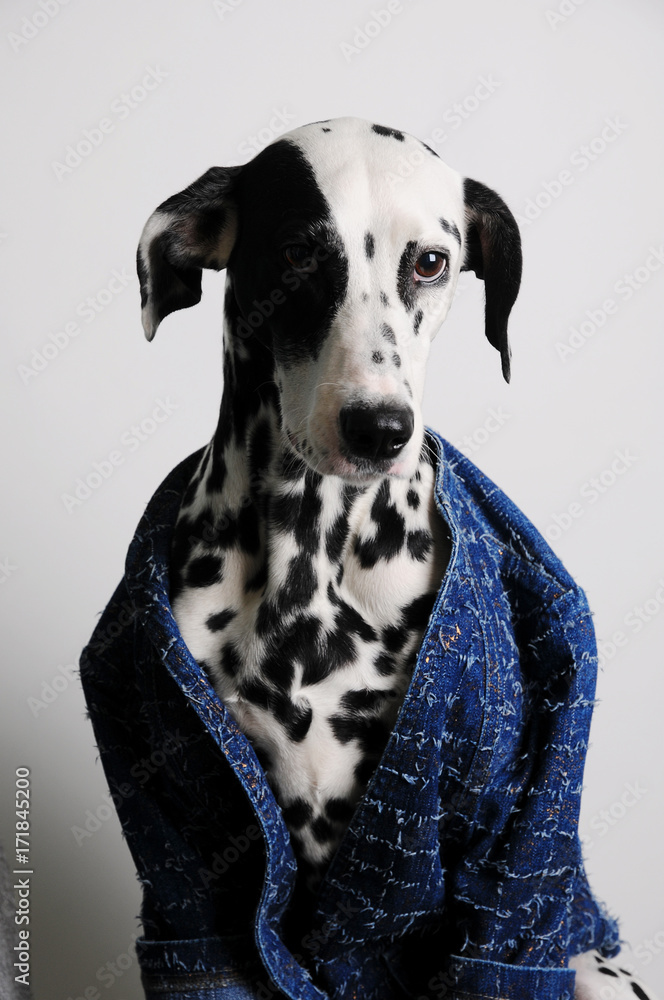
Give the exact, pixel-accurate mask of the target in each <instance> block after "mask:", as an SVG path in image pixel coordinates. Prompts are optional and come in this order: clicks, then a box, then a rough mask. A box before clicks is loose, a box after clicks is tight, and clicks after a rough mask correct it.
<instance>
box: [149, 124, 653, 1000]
mask: <svg viewBox="0 0 664 1000" xmlns="http://www.w3.org/2000/svg"><path fill="white" fill-rule="evenodd" d="M404 162H406V163H409V164H411V165H416V169H413V170H411V171H410V172H408V171H404V170H403V163H404ZM404 173H410V176H402V175H403V174H404ZM202 268H212V269H214V270H221V269H223V268H227V279H226V292H225V325H224V389H223V397H222V402H221V412H220V418H219V423H218V427H217V429H216V432H215V434H214V437H213V438H212V441H211V442H210V444H209V445H208V447H207V448H206V449H205V451H204V453H203V455H202V458H201V460H200V463H199V466H198V468H197V470H196V472H195V474H194V476H193V478H192V480H191V482H190V485H189V488H188V489H187V491H186V494H185V496H184V498H183V501H182V506H181V510H180V513H179V518H178V522H177V525H176V530H175V535H174V541H173V549H172V578H171V603H172V606H173V612H174V615H175V619H176V621H177V624H178V626H179V629H180V631H181V634H182V636H183V638H184V640H185V642H186V643H187V645H188V647H189V649H190V650H191V652H192V654H193V656H194V657H195V659H196V660H197V661H198V662H199V664H200V665H201V667H202V668H204V669H205V670H206V671H207V672H208V675H209V676H210V678H211V680H212V682H213V684H214V686H215V688H216V690H217V691H218V693H219V695H220V697H221V698H222V699H223V701H224V702H225V703H226V705H227V706H228V707H229V709H230V711H231V712H232V714H233V716H234V717H235V719H236V720H237V722H238V724H239V726H240V727H241V729H242V730H243V731H244V732H245V733H246V734H247V736H248V737H249V739H250V740H251V741H252V743H253V745H254V747H255V749H256V752H257V754H258V756H259V759H260V760H261V762H262V764H263V766H264V769H265V772H266V775H267V778H268V781H269V782H270V784H271V786H272V788H273V789H274V792H275V795H276V797H277V800H278V802H279V804H280V806H281V808H282V811H283V815H284V818H285V821H286V824H287V826H288V828H289V831H290V834H291V838H292V841H293V844H294V848H295V851H296V854H297V856H298V867H299V869H300V870H301V871H304V872H305V873H306V878H307V880H308V884H309V885H310V886H311V885H315V883H316V880H317V879H319V878H320V875H321V873H322V872H323V871H324V870H325V868H326V867H327V865H328V864H329V861H330V859H331V857H332V855H333V853H334V851H335V850H336V847H337V846H338V844H339V842H340V839H341V837H342V835H343V833H344V830H345V827H346V825H347V823H348V821H349V819H350V817H351V815H352V814H353V811H354V808H355V806H356V804H357V802H358V800H359V798H360V797H361V795H362V793H363V791H364V789H365V787H366V785H367V783H368V781H369V779H370V777H371V775H372V773H373V771H374V769H375V767H376V765H377V763H378V760H379V758H380V756H381V753H382V751H383V749H384V747H385V745H386V742H387V739H388V736H389V733H390V731H391V728H392V727H393V725H394V722H395V720H396V716H397V713H398V711H399V708H400V705H401V702H402V700H403V698H404V695H405V692H406V689H407V687H408V684H409V679H410V674H411V671H412V668H413V665H414V661H415V658H416V655H417V651H418V649H419V646H420V644H421V641H422V638H423V634H424V630H425V627H426V624H427V621H428V618H429V615H430V613H431V610H432V607H433V603H434V599H435V597H436V594H437V592H438V590H439V587H440V581H441V579H442V576H443V574H444V571H445V568H446V565H447V562H448V559H449V556H450V540H449V538H448V535H447V531H446V527H445V525H444V523H443V521H442V519H441V518H440V516H439V514H438V513H437V510H436V508H435V505H434V496H433V482H434V466H433V460H432V454H431V450H430V448H429V445H428V443H427V438H426V434H425V431H424V426H423V422H422V415H421V410H420V403H421V400H422V394H423V387H424V376H425V366H426V361H427V355H428V353H429V347H430V343H431V340H432V338H433V336H434V334H435V333H436V331H437V330H438V328H439V326H440V325H441V323H442V321H443V320H444V319H445V317H446V315H447V312H448V310H449V308H450V305H451V304H452V300H453V298H454V292H455V288H456V285H457V280H458V277H459V273H460V271H462V270H472V271H474V272H475V273H476V274H477V275H478V276H479V277H481V278H483V279H484V281H485V285H486V295H487V311H486V336H487V338H488V339H489V341H490V343H491V344H492V345H493V346H494V347H495V348H496V349H497V350H498V351H499V352H500V355H501V360H502V370H503V374H504V376H505V378H506V379H508V380H509V370H510V369H509V366H510V358H509V348H508V341H507V319H508V315H509V312H510V309H511V307H512V305H513V303H514V301H515V299H516V295H517V292H518V288H519V283H520V276H521V248H520V239H519V233H518V228H517V226H516V223H515V221H514V218H513V216H512V215H511V213H510V211H509V209H508V208H507V206H506V205H505V204H504V202H503V201H502V200H501V198H500V197H499V196H498V195H497V194H496V193H495V192H493V191H491V190H490V189H489V188H487V187H485V186H484V185H483V184H480V183H478V182H476V181H473V180H469V179H463V178H462V177H461V176H460V175H459V174H457V173H456V172H455V171H454V170H452V169H451V168H450V167H448V166H447V165H446V164H445V163H443V162H442V161H441V160H440V159H439V157H438V156H437V155H436V154H435V153H434V152H433V151H432V150H430V149H429V148H428V147H427V146H425V145H424V144H423V143H421V142H420V141H419V140H417V139H415V138H413V137H411V136H408V135H406V134H405V133H403V132H401V131H397V130H395V129H391V128H385V127H384V126H381V125H376V124H371V123H369V122H365V121H362V120H359V119H355V118H343V119H338V120H333V121H327V122H316V123H314V124H311V125H306V126H304V127H302V128H298V129H296V130H295V131H293V132H291V133H289V134H288V135H286V136H284V137H282V138H280V139H278V140H277V141H275V142H273V143H272V144H271V145H270V146H268V147H266V148H265V149H264V150H263V151H261V152H260V153H259V154H258V155H257V156H256V157H255V159H254V160H252V161H251V162H250V163H248V164H246V165H244V166H242V167H239V168H222V167H213V168H212V169H210V170H208V171H207V173H205V174H204V175H203V176H202V177H200V178H199V179H198V180H197V181H195V182H194V183H193V184H191V185H190V187H188V188H186V189H185V190H184V191H182V192H180V193H179V194H176V195H174V196H173V197H172V198H169V199H168V200H167V201H165V202H164V203H163V204H162V205H160V206H159V208H158V209H157V210H156V211H155V212H154V214H153V215H152V216H151V218H150V219H149V220H148V222H147V224H146V226H145V229H144V232H143V235H142V238H141V242H140V245H139V251H138V270H139V277H140V280H141V291H142V302H143V325H144V329H145V332H146V335H147V337H148V339H149V340H151V339H152V337H153V336H154V334H155V332H156V330H157V327H158V325H159V323H160V322H161V320H163V318H164V317H165V316H167V315H168V314H169V313H171V312H172V311H174V310H176V309H180V308H183V307H187V306H191V305H194V304H195V303H196V302H198V301H199V299H200V296H201V269H202ZM576 969H577V984H578V985H577V998H578V1000H600V998H605V997H609V998H610V1000H611V998H613V997H616V998H618V997H623V996H634V995H635V996H636V997H638V998H640V1000H644V998H645V1000H648V998H649V997H650V996H651V994H649V993H648V992H647V991H646V988H645V987H644V986H643V985H642V984H640V983H637V982H636V980H634V979H633V978H632V977H631V976H629V974H627V973H624V972H623V971H621V970H620V969H618V968H617V967H614V966H613V965H612V964H610V963H609V962H606V961H605V960H604V959H603V958H602V957H601V956H600V955H598V954H590V953H588V954H586V955H583V956H580V957H579V958H578V959H577V960H576ZM607 984H610V985H611V987H612V990H613V991H612V992H610V993H607V992H606V987H607Z"/></svg>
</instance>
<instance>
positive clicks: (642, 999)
mask: <svg viewBox="0 0 664 1000" xmlns="http://www.w3.org/2000/svg"><path fill="white" fill-rule="evenodd" d="M629 985H630V986H631V987H632V992H633V993H634V994H635V995H636V996H637V997H638V998H639V1000H650V998H649V996H648V994H647V993H646V992H645V991H644V990H642V989H641V987H640V986H639V984H638V983H635V982H634V980H631V981H630V984H629Z"/></svg>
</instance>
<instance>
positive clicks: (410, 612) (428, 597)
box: [402, 592, 437, 631]
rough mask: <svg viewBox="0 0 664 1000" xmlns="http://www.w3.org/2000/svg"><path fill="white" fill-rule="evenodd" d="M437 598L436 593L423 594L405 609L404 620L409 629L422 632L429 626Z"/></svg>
mask: <svg viewBox="0 0 664 1000" xmlns="http://www.w3.org/2000/svg"><path fill="white" fill-rule="evenodd" d="M436 597H437V593H436V592H434V593H429V594H422V595H421V597H416V598H415V600H414V601H411V603H410V604H408V605H407V606H406V607H405V608H404V609H403V612H402V616H403V618H402V620H403V623H404V625H405V627H406V628H407V629H417V630H418V631H420V630H421V629H423V628H425V627H426V626H427V624H428V622H429V618H430V616H431V610H432V608H433V606H434V602H435V600H436Z"/></svg>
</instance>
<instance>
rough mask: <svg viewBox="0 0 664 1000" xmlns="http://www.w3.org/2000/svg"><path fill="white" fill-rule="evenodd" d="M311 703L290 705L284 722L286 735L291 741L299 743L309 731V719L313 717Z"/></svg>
mask: <svg viewBox="0 0 664 1000" xmlns="http://www.w3.org/2000/svg"><path fill="white" fill-rule="evenodd" d="M313 715H314V713H313V711H312V708H311V705H309V704H307V705H292V711H291V712H290V713H289V719H288V722H287V724H286V728H287V729H288V735H289V737H290V738H291V740H292V741H293V743H301V742H302V740H303V739H304V738H305V736H306V735H307V733H308V732H309V727H310V726H311V720H312V719H313Z"/></svg>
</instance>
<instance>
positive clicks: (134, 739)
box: [81, 434, 618, 1000]
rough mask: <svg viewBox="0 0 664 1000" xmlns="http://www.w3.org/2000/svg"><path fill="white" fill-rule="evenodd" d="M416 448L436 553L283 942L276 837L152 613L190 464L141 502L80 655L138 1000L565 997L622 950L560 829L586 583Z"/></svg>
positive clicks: (256, 789) (570, 777)
mask: <svg viewBox="0 0 664 1000" xmlns="http://www.w3.org/2000/svg"><path fill="white" fill-rule="evenodd" d="M431 442H432V444H433V445H434V446H435V447H436V448H437V449H438V452H439V460H438V469H437V478H436V498H437V503H438V506H439V508H440V511H441V514H442V515H443V517H444V518H445V520H446V521H447V523H448V525H449V528H450V532H451V535H452V539H453V553H452V557H451V561H450V564H449V567H448V569H447V572H446V574H445V577H444V579H443V581H442V587H441V590H440V593H439V595H438V598H437V600H436V604H435V607H434V610H433V613H432V616H431V619H430V621H429V625H428V628H427V632H426V634H425V637H424V641H423V643H422V647H421V650H420V653H419V656H418V660H417V664H416V666H415V670H414V673H413V678H412V682H411V685H410V688H409V691H408V694H407V696H406V700H405V703H404V705H403V707H402V710H401V713H400V715H399V718H398V721H397V724H396V727H395V729H394V731H393V733H392V735H391V737H390V740H389V743H388V745H387V748H386V750H385V753H384V755H383V757H382V760H381V762H380V764H379V766H378V769H377V770H376V772H375V774H374V776H373V778H372V780H371V783H370V785H369V787H368V789H367V791H366V793H365V795H364V796H363V798H362V800H361V801H360V804H359V806H358V808H357V811H356V813H355V815H354V817H353V819H352V820H351V823H350V827H349V829H348V831H347V833H346V835H345V837H344V840H343V841H342V844H341V846H340V848H339V851H338V853H337V854H336V856H335V858H334V860H333V862H332V864H331V867H330V869H329V871H328V873H327V875H326V877H325V879H324V881H323V883H322V885H321V887H320V889H319V893H318V899H317V910H316V913H315V916H314V918H313V921H312V923H311V926H310V927H309V928H308V930H307V931H306V933H304V934H303V935H302V936H301V937H298V938H297V939H296V941H295V944H293V942H292V941H290V942H289V944H288V946H287V945H286V943H284V933H283V915H284V910H285V908H286V906H287V904H288V901H289V897H290V894H291V891H292V887H293V882H294V876H295V871H296V866H295V860H294V857H293V852H292V850H291V846H290V843H289V837H288V832H287V830H286V827H285V825H284V821H283V818H282V816H281V813H280V810H279V807H278V805H277V803H276V801H275V798H274V796H273V794H272V791H271V789H270V787H269V786H268V784H267V782H266V780H265V776H264V774H263V771H262V769H261V766H260V764H259V762H258V760H257V758H256V756H255V754H254V752H253V749H252V747H251V745H250V744H249V742H248V740H247V739H246V737H245V736H244V735H243V734H242V732H240V730H239V729H238V727H237V725H236V723H235V721H234V720H233V718H232V716H231V715H230V713H229V712H228V711H227V709H226V707H225V706H224V705H223V703H222V702H221V701H220V700H219V698H218V696H217V695H216V693H215V691H214V689H213V688H212V686H211V684H210V682H209V680H208V678H207V677H206V675H205V674H204V673H203V671H202V670H201V669H200V668H199V666H198V665H197V663H196V662H195V661H194V659H193V658H192V656H191V654H190V652H189V650H188V649H187V647H186V646H185V644H184V642H183V640H182V637H181V636H180V634H179V632H178V629H177V626H176V624H175V621H174V619H173V616H172V612H171V607H170V604H169V598H168V579H169V551H170V540H171V534H172V530H173V526H174V523H175V520H176V517H177V512H178V507H179V503H180V499H181V496H182V493H183V491H184V489H185V487H186V485H187V483H188V481H189V479H190V477H191V475H192V473H193V470H194V468H195V465H196V462H197V460H198V457H199V454H196V455H193V456H191V457H190V458H189V459H187V460H186V461H184V462H183V463H182V464H181V465H179V466H178V467H177V468H176V469H175V470H174V471H173V472H172V473H171V474H170V475H169V476H168V477H167V479H166V480H165V482H164V483H163V484H162V486H161V487H160V488H159V490H158V491H157V493H156V494H155V496H154V498H153V499H152V501H151V502H150V504H149V506H148V508H147V510H146V512H145V515H144V516H143V519H142V520H141V523H140V525H139V527H138V530H137V532H136V535H135V537H134V540H133V542H132V543H131V546H130V549H129V553H128V557H127V563H126V572H125V577H124V579H123V581H122V582H121V584H120V586H119V587H118V589H117V591H116V593H115V595H114V596H113V598H112V600H111V602H110V603H109V605H108V607H107V608H106V610H105V612H104V614H103V615H102V617H101V619H100V621H99V624H98V626H97V628H96V629H95V632H94V634H93V636H92V639H91V640H90V643H89V644H88V646H87V647H86V649H85V651H84V653H83V657H82V660H81V677H82V681H83V685H84V690H85V695H86V699H87V702H88V707H89V712H90V717H91V720H92V724H93V726H94V730H95V734H96V738H97V741H98V744H99V749H100V752H101V758H102V762H103V765H104V768H105V771H106V775H107V778H108V782H109V786H110V790H111V794H112V796H113V799H114V801H115V804H116V806H117V809H118V813H119V816H120V820H121V822H122V825H123V829H124V834H125V837H126V839H127V843H128V845H129V848H130V850H131V852H132V855H133V858H134V862H135V864H136V868H137V871H138V876H139V879H140V880H141V882H142V885H143V890H144V902H143V909H142V921H143V926H144V937H143V938H141V939H139V941H138V943H137V948H138V956H139V961H140V965H141V971H142V976H143V984H144V989H145V992H146V996H147V997H148V998H149V1000H153V998H157V997H160V998H163V997H165V996H168V997H170V998H171V1000H198V998H201V1000H202V998H205V1000H216V998H221V997H223V998H224V1000H235V998H237V1000H245V998H254V1000H256V998H258V1000H270V998H273V997H274V998H283V997H290V998H293V1000H323V998H326V997H327V998H333V1000H350V998H357V1000H369V998H376V1000H378V998H380V1000H403V998H406V997H411V998H418V1000H425V998H426V1000H434V998H441V997H445V998H448V1000H457V998H461V997H464V998H466V1000H467V998H474V997H476V998H479V997H482V998H503V1000H563V998H571V997H572V995H573V992H574V973H573V972H572V971H570V970H569V969H568V968H567V962H568V959H569V958H570V957H571V956H573V955H574V954H577V953H578V952H581V951H586V950H588V949H591V948H599V949H601V950H602V951H603V952H604V953H605V954H607V955H611V954H615V952H616V951H617V950H618V932H617V927H616V924H615V922H614V921H613V920H611V919H610V918H609V917H608V916H607V915H606V914H605V913H604V911H603V910H602V908H601V907H600V905H599V904H598V903H597V902H596V901H595V899H594V898H593V896H592V894H591V892H590V889H589V887H588V883H587V880H586V876H585V872H584V868H583V862H582V857H581V848H580V843H579V838H578V833H577V823H578V813H579V801H580V793H581V785H582V777H583V768H584V762H585V754H586V749H587V745H588V730H589V725H590V717H591V713H592V707H593V698H594V690H595V678H596V663H597V661H596V651H595V639H594V632H593V626H592V622H591V617H590V612H589V610H588V606H587V603H586V599H585V596H584V594H583V592H582V591H581V590H580V589H579V587H577V586H576V585H575V584H574V582H573V581H572V579H571V578H570V577H569V575H568V574H567V572H566V571H565V569H564V568H563V566H562V565H561V563H560V562H559V561H558V559H557V558H556V556H555V555H554V554H553V553H552V552H551V550H550V549H549V547H548V546H547V544H546V542H545V541H544V540H543V539H542V537H541V536H540V535H539V534H538V532H537V531H536V530H535V528H534V527H533V526H532V525H531V524H530V523H529V522H528V520H527V519H526V518H525V517H524V515H523V514H522V513H521V512H520V511H519V510H518V509H517V508H516V507H515V506H514V505H513V504H512V503H511V502H510V501H509V500H508V499H507V497H505V496H504V494H503V493H501V492H500V490H498V489H497V487H496V486H495V485H494V484H493V483H492V482H491V481H490V480H489V479H487V477H486V476H484V475H483V474H482V473H481V472H480V471H479V470H478V469H477V468H476V467H475V466H474V465H473V464H472V463H471V462H469V461H468V460H467V459H466V458H465V457H464V456H462V455H461V454H459V453H458V452H457V451H456V450H455V449H454V448H452V447H451V446H450V445H449V444H447V443H446V442H443V441H442V440H441V439H440V438H438V437H437V436H436V435H433V434H432V435H431ZM443 449H444V452H443Z"/></svg>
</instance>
